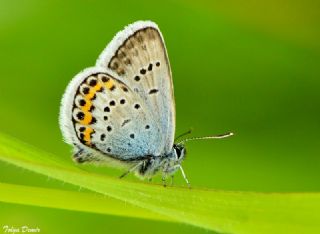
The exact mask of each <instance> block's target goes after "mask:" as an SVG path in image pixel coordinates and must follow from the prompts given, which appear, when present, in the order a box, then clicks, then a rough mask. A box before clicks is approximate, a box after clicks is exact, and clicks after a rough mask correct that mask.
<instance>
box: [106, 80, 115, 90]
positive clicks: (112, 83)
mask: <svg viewBox="0 0 320 234" xmlns="http://www.w3.org/2000/svg"><path fill="white" fill-rule="evenodd" d="M105 85H106V87H107V88H108V89H111V88H112V86H114V82H113V81H112V80H111V79H109V80H108V81H107V82H106V84H105Z"/></svg>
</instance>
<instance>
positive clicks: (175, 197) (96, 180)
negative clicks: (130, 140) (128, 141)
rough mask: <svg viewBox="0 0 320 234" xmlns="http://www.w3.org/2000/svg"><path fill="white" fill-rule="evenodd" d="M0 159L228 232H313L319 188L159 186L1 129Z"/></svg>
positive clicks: (319, 219) (316, 229)
mask: <svg viewBox="0 0 320 234" xmlns="http://www.w3.org/2000/svg"><path fill="white" fill-rule="evenodd" d="M0 160H3V161H6V162H8V163H12V164H14V165H17V166H20V167H23V168H26V169H29V170H31V171H34V172H37V173H40V174H43V175H47V176H50V177H52V178H55V179H58V180H62V181H64V182H68V183H71V184H74V185H78V186H82V187H85V188H87V189H90V190H92V191H95V192H98V193H102V194H105V195H108V196H110V197H112V198H116V199H119V200H122V201H125V202H128V203H130V204H133V205H136V206H138V207H142V208H144V209H147V210H149V211H152V212H155V213H158V214H160V215H162V216H167V217H170V218H171V219H172V220H177V221H180V222H183V223H187V224H192V225H196V226H200V227H203V228H206V229H210V230H215V231H218V232H228V233H270V232H271V233H283V232H291V233H301V232H303V233H316V232H319V231H320V226H319V225H318V223H320V214H319V212H317V211H318V210H320V193H269V194H268V193H254V192H230V191H217V190H211V189H191V190H190V189H187V188H179V187H168V188H163V187H162V186H159V185H151V184H145V183H135V182H129V181H125V180H119V179H117V178H112V177H108V176H102V175H98V174H94V173H88V172H86V171H82V170H81V169H79V168H76V167H74V166H72V165H71V164H69V163H66V162H64V161H59V160H58V159H56V158H54V156H53V155H50V154H48V153H46V152H43V151H41V150H38V149H35V148H33V147H30V146H28V145H26V144H24V143H22V142H20V141H18V140H15V139H13V138H11V137H8V136H6V135H3V134H0Z"/></svg>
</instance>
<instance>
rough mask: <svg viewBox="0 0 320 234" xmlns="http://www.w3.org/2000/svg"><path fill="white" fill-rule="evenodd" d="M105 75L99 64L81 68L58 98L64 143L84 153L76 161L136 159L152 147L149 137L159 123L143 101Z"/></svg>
mask: <svg viewBox="0 0 320 234" xmlns="http://www.w3.org/2000/svg"><path fill="white" fill-rule="evenodd" d="M111 74H112V72H111V71H108V70H107V69H103V68H97V67H95V68H89V69H86V70H85V71H83V72H81V73H79V74H78V75H77V76H76V77H75V78H74V79H73V80H72V81H71V82H70V84H69V86H68V87H67V90H66V92H65V95H64V98H63V99H62V105H61V111H60V126H61V130H62V132H63V135H64V138H65V140H66V141H67V143H69V144H73V145H75V147H76V148H77V149H78V152H81V153H82V154H84V155H83V157H82V159H81V160H82V161H102V162H103V161H106V160H108V157H107V156H109V157H111V158H113V159H116V160H120V161H124V162H130V161H139V159H142V158H143V157H146V156H147V155H154V153H156V152H157V150H158V146H157V145H156V144H150V142H157V140H158V139H159V133H160V130H161V126H160V124H159V123H157V122H154V121H153V118H154V116H153V113H152V112H151V111H150V110H149V109H148V107H147V106H146V103H145V102H144V100H143V99H142V98H141V97H140V96H139V95H138V94H137V93H136V92H134V91H133V90H132V89H131V88H130V87H129V86H128V85H126V84H125V83H124V82H122V81H120V80H118V79H117V78H115V77H116V74H113V75H111ZM83 152H84V153H83ZM76 155H77V154H76ZM78 161H79V160H78Z"/></svg>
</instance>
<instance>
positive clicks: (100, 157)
mask: <svg viewBox="0 0 320 234" xmlns="http://www.w3.org/2000/svg"><path fill="white" fill-rule="evenodd" d="M60 128H61V131H62V134H63V137H64V140H65V141H66V142H67V143H68V144H70V145H73V148H74V154H73V159H74V161H75V162H77V163H98V164H106V165H111V166H118V167H124V168H127V169H128V170H127V171H126V173H124V174H123V175H122V176H121V177H123V176H125V175H127V174H128V173H131V172H134V173H135V174H136V175H137V176H138V177H141V178H148V179H151V178H152V177H153V176H154V175H155V174H157V172H161V173H162V178H163V181H165V179H166V177H167V176H169V175H173V174H174V173H175V172H176V171H177V170H179V169H180V170H181V172H182V175H183V177H184V179H185V181H186V182H187V184H188V185H189V181H188V179H187V177H186V175H185V173H184V171H183V169H182V166H181V163H182V161H183V160H184V158H185V155H186V149H185V146H184V143H185V142H186V141H188V140H193V139H209V138H223V137H226V136H229V135H232V134H231V133H227V134H223V135H219V136H209V137H202V138H196V137H195V138H189V139H185V140H183V141H180V142H178V143H174V135H175V100H174V94H173V82H172V75H171V68H170V63H169V59H168V54H167V51H166V46H165V43H164V39H163V36H162V34H161V32H160V30H159V28H158V26H157V25H156V24H155V23H154V22H151V21H137V22H135V23H133V24H130V25H128V26H127V27H125V29H124V30H122V31H120V32H119V33H118V34H116V36H115V37H114V38H113V40H112V41H111V42H110V43H109V44H108V45H107V47H106V48H105V49H104V51H103V52H102V53H101V55H100V56H99V57H98V60H97V62H96V65H95V66H94V67H90V68H87V69H85V70H83V71H81V72H80V73H79V74H77V75H76V76H75V77H74V78H73V79H72V80H71V82H70V83H69V85H68V86H67V88H66V91H65V93H64V95H63V98H62V102H61V108H60Z"/></svg>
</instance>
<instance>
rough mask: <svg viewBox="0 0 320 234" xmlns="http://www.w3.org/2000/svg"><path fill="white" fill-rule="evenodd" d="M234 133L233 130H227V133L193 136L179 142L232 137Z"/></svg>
mask: <svg viewBox="0 0 320 234" xmlns="http://www.w3.org/2000/svg"><path fill="white" fill-rule="evenodd" d="M233 135H234V133H233V132H227V133H224V134H219V135H214V136H204V137H191V138H187V139H184V140H182V141H179V142H178V143H177V144H184V143H186V142H187V141H194V140H209V139H222V138H226V137H230V136H233Z"/></svg>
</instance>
